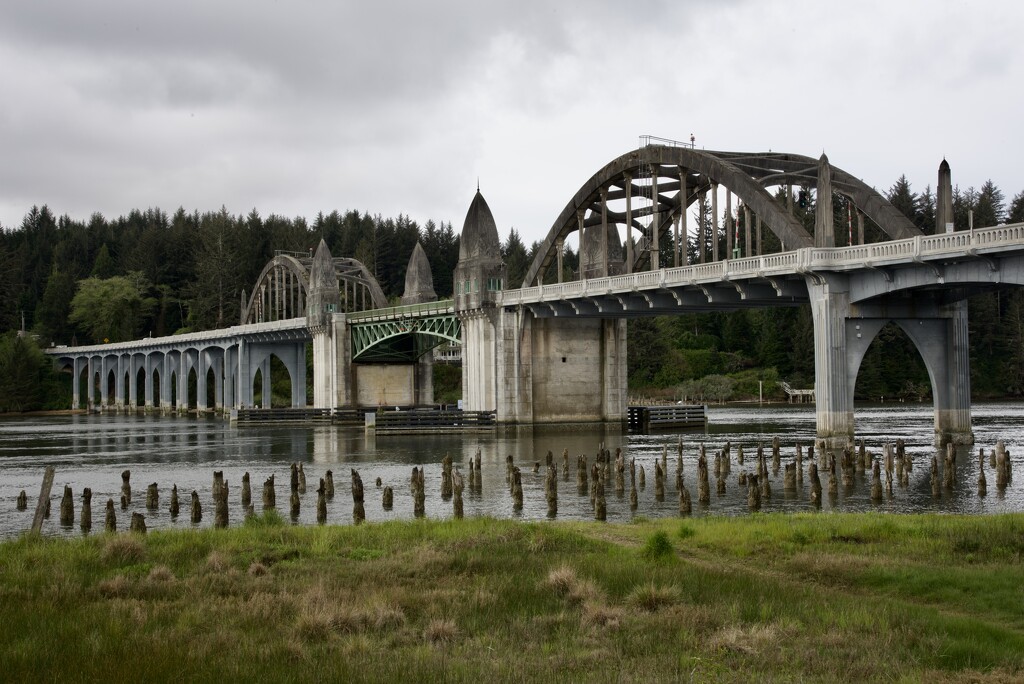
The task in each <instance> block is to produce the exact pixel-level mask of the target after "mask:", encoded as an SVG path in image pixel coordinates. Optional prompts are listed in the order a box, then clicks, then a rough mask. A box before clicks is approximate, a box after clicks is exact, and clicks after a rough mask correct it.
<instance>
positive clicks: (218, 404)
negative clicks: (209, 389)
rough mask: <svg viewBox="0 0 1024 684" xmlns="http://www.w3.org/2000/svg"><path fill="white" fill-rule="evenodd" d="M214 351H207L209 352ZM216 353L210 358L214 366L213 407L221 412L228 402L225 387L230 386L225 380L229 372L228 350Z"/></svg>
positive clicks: (220, 350)
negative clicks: (225, 375)
mask: <svg viewBox="0 0 1024 684" xmlns="http://www.w3.org/2000/svg"><path fill="white" fill-rule="evenodd" d="M213 353H214V352H207V354H213ZM215 353H216V356H211V358H210V365H211V366H212V367H213V408H214V410H215V411H217V412H218V413H220V412H223V411H224V406H226V405H227V404H228V402H227V401H226V400H225V397H224V389H225V388H226V387H227V386H228V383H225V382H224V374H225V373H226V372H227V352H226V351H225V350H223V349H219V350H217V352H215Z"/></svg>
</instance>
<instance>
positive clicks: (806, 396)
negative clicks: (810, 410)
mask: <svg viewBox="0 0 1024 684" xmlns="http://www.w3.org/2000/svg"><path fill="white" fill-rule="evenodd" d="M779 387H781V388H782V391H783V392H785V393H786V396H787V397H788V398H789V403H790V404H803V403H807V402H810V403H812V404H813V403H814V390H813V389H793V388H792V387H790V386H789V383H788V382H780V383H779Z"/></svg>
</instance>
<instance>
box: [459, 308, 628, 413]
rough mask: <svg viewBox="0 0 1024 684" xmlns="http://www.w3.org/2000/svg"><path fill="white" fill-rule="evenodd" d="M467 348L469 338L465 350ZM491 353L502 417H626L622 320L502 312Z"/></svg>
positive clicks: (516, 310)
mask: <svg viewBox="0 0 1024 684" xmlns="http://www.w3.org/2000/svg"><path fill="white" fill-rule="evenodd" d="M463 330H464V333H463V334H465V328H464V329H463ZM471 346H472V345H471V343H470V342H469V341H468V339H467V342H466V343H465V344H464V345H463V349H464V350H465V349H468V348H470V347H471ZM495 352H496V353H495V365H494V376H495V378H496V380H497V382H496V383H495V385H496V387H497V396H496V412H497V419H498V421H499V422H502V423H517V424H531V423H532V424H540V423H621V422H623V421H625V419H626V322H625V320H601V319H596V318H564V319H558V318H534V317H533V315H532V314H531V313H530V312H529V311H527V310H524V309H515V310H511V311H509V310H502V311H501V314H500V317H499V320H498V330H497V335H496V338H495ZM464 353H465V352H464ZM463 363H464V364H465V360H464V361H463Z"/></svg>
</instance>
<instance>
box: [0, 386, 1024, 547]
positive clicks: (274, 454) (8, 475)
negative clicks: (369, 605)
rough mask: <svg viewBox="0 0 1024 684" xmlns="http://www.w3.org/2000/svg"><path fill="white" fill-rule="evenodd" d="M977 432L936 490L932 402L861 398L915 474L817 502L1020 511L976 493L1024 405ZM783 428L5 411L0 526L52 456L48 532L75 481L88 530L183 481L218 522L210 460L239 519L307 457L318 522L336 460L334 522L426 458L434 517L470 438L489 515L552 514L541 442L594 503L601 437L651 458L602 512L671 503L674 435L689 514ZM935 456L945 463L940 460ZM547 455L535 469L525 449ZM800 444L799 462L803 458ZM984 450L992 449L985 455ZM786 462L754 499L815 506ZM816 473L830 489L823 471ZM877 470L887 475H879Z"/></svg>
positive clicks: (732, 487) (478, 510)
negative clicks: (335, 422)
mask: <svg viewBox="0 0 1024 684" xmlns="http://www.w3.org/2000/svg"><path fill="white" fill-rule="evenodd" d="M972 412H973V418H974V430H975V445H974V447H973V448H972V449H970V450H968V449H966V448H962V449H961V450H960V451H959V452H958V458H957V472H956V480H957V483H956V486H955V488H954V490H953V491H952V492H948V491H946V490H943V492H942V496H941V498H939V499H935V498H933V496H932V491H931V484H930V463H931V456H932V454H934V453H935V448H934V446H933V444H932V440H933V422H932V421H933V418H932V407H931V406H930V405H920V404H885V405H875V406H858V407H857V413H856V419H857V424H856V427H857V436H858V439H860V438H864V439H865V440H866V443H867V448H868V450H870V451H874V452H875V453H876V454H880V453H881V450H882V444H883V443H884V442H886V441H892V440H895V439H896V438H900V437H902V438H903V439H904V440H905V442H906V444H907V452H908V453H909V454H911V455H912V457H913V471H912V472H911V474H910V484H909V486H908V487H907V488H905V489H903V488H900V487H898V486H897V485H895V484H894V486H893V495H892V497H884V498H883V501H882V502H879V503H874V502H872V501H871V499H870V483H871V477H870V473H866V474H864V475H861V474H858V476H857V480H856V482H855V484H854V486H853V487H851V488H845V487H843V486H842V484H840V486H839V495H838V496H837V497H835V498H830V497H829V496H828V494H827V491H826V493H825V494H824V495H823V497H822V503H821V510H822V511H866V510H879V511H887V512H894V513H914V512H922V511H944V512H959V513H972V514H986V513H997V512H1006V511H1024V494H1022V491H1021V490H1022V486H1021V485H1019V484H1017V483H1016V482H1011V484H1010V485H1009V487H1007V488H1006V490H1005V491H1004V492H998V491H997V489H996V486H995V473H994V472H993V470H992V469H991V468H987V469H986V476H987V478H988V495H987V496H986V497H984V498H981V497H979V496H978V495H977V484H976V483H977V478H978V459H977V452H978V449H979V448H984V449H985V452H986V454H987V453H988V452H989V450H991V449H992V448H993V447H994V446H995V443H996V441H997V440H999V439H1002V440H1004V442H1005V443H1006V447H1007V449H1008V450H1009V452H1010V454H1011V460H1012V462H1013V469H1014V473H1015V474H1016V475H1017V477H1018V480H1019V479H1021V478H1024V404H1016V403H998V404H996V403H993V404H980V405H976V406H975V407H973V409H972ZM776 435H778V436H779V438H780V440H781V442H782V462H783V464H785V463H786V462H788V461H791V460H792V459H793V458H794V455H795V445H796V444H797V443H800V444H802V445H803V447H804V449H805V454H806V448H807V446H808V445H809V444H811V443H812V442H813V436H814V408H813V406H811V405H803V406H788V405H786V406H772V407H764V408H757V407H736V406H726V407H711V408H710V409H709V427H708V430H707V432H703V431H702V432H679V433H675V432H671V433H661V434H655V435H631V434H623V433H619V432H617V431H601V430H554V429H545V430H534V431H533V432H532V433H530V434H520V435H508V434H497V435H495V434H485V435H480V434H467V435H455V434H453V435H428V436H398V435H395V436H387V435H380V436H376V437H374V436H372V435H371V436H368V435H367V434H365V433H364V432H363V430H361V429H352V428H333V427H241V428H239V427H234V426H231V425H229V424H228V423H227V422H225V421H224V420H222V419H216V418H195V417H153V416H110V415H102V416H100V415H90V416H84V415H83V416H60V417H32V418H8V419H0V539H2V538H11V537H15V536H17V535H18V534H20V533H21V532H23V531H24V530H26V529H28V528H29V527H30V526H31V521H32V516H33V512H34V510H35V502H36V500H37V498H38V494H39V487H40V484H41V482H42V476H43V470H44V468H45V467H46V466H47V465H53V466H55V467H56V477H55V479H54V485H53V490H52V492H51V506H52V515H51V517H50V518H49V519H48V520H47V521H46V522H45V523H44V526H43V533H44V534H46V535H77V534H81V532H80V531H79V528H78V519H79V515H80V511H81V505H82V502H81V500H80V498H79V497H80V494H81V491H82V488H83V487H90V488H92V491H93V499H92V519H93V526H94V530H102V527H103V519H104V507H105V504H106V501H107V499H108V498H112V499H114V501H115V502H118V505H117V506H116V510H117V518H118V520H117V522H118V528H119V529H123V528H125V527H126V526H127V524H128V521H129V520H130V518H131V513H132V512H140V513H143V514H145V516H146V524H147V526H148V527H149V528H150V529H160V528H184V527H190V526H192V523H191V522H190V520H189V500H190V497H191V492H192V491H193V490H196V491H197V492H198V493H199V496H200V500H201V502H202V506H203V522H201V523H199V526H208V525H211V524H212V522H213V517H214V515H213V513H214V510H213V509H214V507H213V500H212V482H213V472H214V471H215V470H220V471H223V472H224V477H225V479H226V480H227V481H228V486H229V491H230V496H229V505H230V509H229V510H230V518H231V521H230V522H231V524H232V525H235V524H240V523H241V521H242V520H243V517H244V516H243V510H242V508H241V505H240V501H239V494H240V486H241V482H242V474H243V473H244V472H249V473H250V476H251V481H252V493H253V502H254V504H255V506H256V510H257V511H259V510H260V509H261V491H262V483H263V481H264V479H266V478H267V477H268V476H269V475H271V474H274V475H275V479H276V494H277V504H278V509H279V510H280V511H281V512H282V514H283V515H285V516H286V517H287V515H288V497H289V484H288V483H289V480H290V464H291V463H292V462H299V463H302V464H303V467H304V471H305V473H306V477H307V480H308V488H307V493H306V494H304V495H302V497H301V510H300V514H299V517H298V518H297V520H295V522H296V523H298V524H315V518H316V500H317V494H316V489H317V484H318V480H319V478H320V477H323V475H324V472H325V471H326V470H328V469H331V470H332V471H333V473H334V481H335V486H336V489H337V494H336V496H335V498H334V499H333V500H332V501H330V502H329V503H328V522H330V523H341V524H349V523H351V522H352V498H351V494H350V488H349V482H350V469H352V468H355V469H357V470H358V471H359V473H360V475H361V476H362V480H363V483H364V487H365V492H366V494H365V501H366V503H365V510H366V517H367V520H370V521H380V520H389V519H395V518H411V517H412V512H413V501H412V496H411V492H410V488H409V476H410V473H411V470H412V467H413V466H423V467H424V469H425V489H426V493H427V497H426V513H427V516H428V517H430V518H445V517H450V516H451V515H452V505H451V502H446V501H443V500H442V499H441V496H440V487H441V459H442V458H443V457H444V456H445V454H449V455H451V457H452V459H453V460H454V462H455V464H456V465H457V466H459V467H460V469H461V471H462V472H463V474H464V475H467V476H468V473H469V463H468V461H469V459H470V458H471V457H472V455H473V454H475V453H476V451H477V450H480V452H481V457H482V464H483V468H482V486H481V488H480V490H479V491H471V490H470V488H469V487H468V477H467V488H466V490H465V492H464V502H465V504H464V505H465V515H466V516H481V515H489V516H496V517H521V518H524V519H545V518H547V504H546V500H545V496H544V475H543V473H544V468H543V462H544V457H545V454H546V453H547V452H548V450H550V451H552V452H553V453H554V454H555V463H556V465H557V466H558V469H559V482H558V485H559V492H558V494H559V499H558V513H557V518H558V519H572V520H584V519H592V518H593V509H592V508H591V504H590V498H589V494H584V495H580V494H578V492H577V487H576V457H577V455H579V454H586V455H587V456H588V457H589V458H590V462H591V463H592V462H593V458H594V454H595V453H596V451H597V449H598V446H599V444H601V443H602V442H603V443H604V444H605V446H606V448H608V449H610V450H611V451H612V452H613V453H614V451H615V449H616V448H619V447H621V448H622V449H623V451H624V452H625V454H626V456H627V462H628V459H629V458H635V459H636V461H637V464H638V468H639V467H640V466H643V468H644V470H645V471H646V487H645V488H644V489H642V490H639V491H638V500H639V507H638V510H637V511H636V513H633V512H631V511H630V509H629V477H628V469H627V476H626V483H625V492H624V494H623V495H621V496H620V495H618V494H617V493H616V490H615V486H614V476H613V478H612V481H611V482H610V483H609V487H608V489H607V494H606V498H607V509H608V520H611V521H627V520H629V519H630V518H631V517H633V516H634V515H642V516H647V517H664V516H674V515H677V511H678V504H677V496H676V490H675V470H676V467H675V456H676V449H677V446H676V445H677V443H678V441H679V439H682V444H683V463H684V465H683V472H684V479H685V484H686V486H687V487H688V489H689V491H690V494H691V496H692V498H693V502H694V503H693V514H694V515H741V514H747V512H748V509H747V501H746V488H745V487H740V486H739V485H738V483H737V478H738V476H739V474H740V473H741V472H742V471H744V470H746V471H747V472H754V471H755V468H756V463H755V458H754V454H755V451H756V447H757V445H758V443H762V444H763V445H764V446H765V450H766V452H767V453H768V454H769V471H770V469H771V465H770V444H771V439H772V437H773V436H776ZM727 440H728V441H729V442H731V444H732V472H731V474H730V475H729V476H728V477H727V478H726V480H727V483H726V493H725V495H722V496H719V495H718V494H716V492H715V484H716V481H715V478H714V474H713V473H712V475H711V490H712V493H711V503H710V505H707V506H701V505H699V504H698V503H697V490H696V483H697V456H698V452H699V448H700V445H701V444H704V445H706V447H707V450H708V459H709V467H710V466H713V465H714V458H713V454H714V451H716V450H719V449H721V448H722V446H723V445H724V444H725V442H726V441H727ZM739 445H743V448H744V452H745V454H746V461H745V464H744V465H742V466H741V465H739V464H738V463H737V462H736V450H737V447H738V446H739ZM665 447H668V453H669V457H668V473H669V474H668V478H667V483H666V494H665V499H664V501H660V502H659V501H657V500H656V499H655V493H654V461H655V459H657V458H660V456H661V452H662V449H663V448H665ZM563 449H568V450H569V454H570V467H569V479H568V480H565V479H563V478H562V468H561V464H562V458H561V454H562V451H563ZM508 454H511V455H512V456H513V458H514V459H515V462H516V465H518V466H519V467H520V468H521V469H522V483H523V508H522V510H521V511H514V510H513V505H512V499H511V497H510V496H509V493H508V488H507V485H506V483H505V458H506V455H508ZM941 460H942V459H941V456H940V463H941ZM537 461H540V462H541V465H542V467H541V469H540V473H539V474H534V472H533V464H534V463H535V462H537ZM807 463H808V461H807V459H806V456H805V464H804V468H805V472H806V467H807ZM986 463H987V458H986ZM125 469H129V470H131V483H132V489H133V495H132V503H131V504H130V505H129V507H128V509H127V510H121V508H120V504H119V501H120V488H121V472H122V471H123V470H125ZM783 472H784V471H783V470H781V469H780V470H779V471H778V473H777V474H775V475H773V476H772V478H771V487H772V497H771V499H770V500H768V501H765V502H764V503H763V507H762V510H763V511H804V510H814V508H813V507H812V505H811V504H810V502H809V500H808V492H809V480H808V479H807V478H806V477H805V478H804V481H803V487H802V488H801V489H800V490H799V491H798V492H797V493H796V494H784V492H783ZM378 477H379V478H381V480H382V482H383V484H384V485H391V486H392V487H393V489H394V508H393V509H392V510H391V511H385V510H383V507H382V506H381V490H380V489H379V488H378V487H377V486H376V485H375V480H376V479H377V478H378ZM821 480H822V485H823V487H825V488H826V490H827V475H826V474H825V473H824V471H822V474H821ZM883 480H884V474H883ZM152 482H156V483H158V486H159V488H160V506H159V508H158V509H157V510H154V511H149V510H146V505H145V504H146V486H147V485H148V484H150V483H152ZM174 484H176V485H177V487H178V491H179V496H180V500H181V514H180V515H179V516H177V517H176V518H172V517H171V515H170V513H169V512H168V503H169V501H170V490H171V485H174ZM65 485H70V486H71V488H72V490H73V492H74V495H75V520H76V522H75V525H73V526H70V527H62V526H61V525H60V523H59V522H58V521H59V510H60V499H61V496H62V494H63V489H64V486H65ZM21 490H25V491H26V493H27V495H28V499H29V506H28V510H26V511H18V510H17V508H16V498H17V496H18V493H19V492H20V491H21Z"/></svg>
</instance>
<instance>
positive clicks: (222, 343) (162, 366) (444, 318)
mask: <svg viewBox="0 0 1024 684" xmlns="http://www.w3.org/2000/svg"><path fill="white" fill-rule="evenodd" d="M414 259H416V260H417V263H416V264H412V265H411V266H410V272H417V273H421V275H422V268H423V266H422V264H420V263H419V261H420V260H422V261H423V262H424V263H425V261H426V257H425V255H424V254H423V252H422V248H420V249H419V250H418V252H416V253H414ZM426 268H427V271H426V278H428V280H429V265H428V266H427V267H426ZM414 280H415V279H414ZM411 285H412V286H413V288H416V287H419V284H418V281H417V282H413V283H411ZM428 285H429V283H428ZM421 289H422V288H421ZM427 289H429V291H430V292H432V291H433V290H432V285H431V286H430V287H428V288H427ZM424 297H426V298H428V299H429V295H423V294H421V295H420V296H419V298H424ZM410 299H412V300H417V297H416V296H413V297H411V298H410ZM435 299H436V297H435ZM311 307H312V308H311ZM459 333H460V328H459V323H458V319H457V318H455V316H454V314H453V312H452V308H451V302H450V301H448V302H441V303H436V302H430V301H425V302H419V303H413V304H407V305H405V306H399V307H388V302H387V299H386V298H385V297H384V293H383V291H382V290H381V288H380V285H379V284H378V283H377V281H376V279H375V278H374V277H373V275H372V274H370V272H369V271H368V270H367V269H366V267H365V266H364V265H363V264H361V263H360V262H359V261H357V260H355V259H348V258H335V257H333V256H331V254H330V251H329V249H328V248H327V245H326V244H324V243H323V242H321V244H320V246H319V248H318V251H317V254H316V256H315V257H309V256H308V255H305V254H303V253H298V254H295V253H281V252H278V253H277V254H275V256H274V257H273V258H272V259H271V260H270V261H269V262H268V263H267V265H266V266H265V267H264V269H263V271H262V272H261V273H260V275H259V278H258V279H257V282H256V285H255V287H254V288H253V292H252V295H251V296H248V297H246V296H245V294H244V293H243V295H242V314H241V323H240V324H239V325H237V326H232V327H229V328H224V329H220V330H211V331H205V332H198V333H188V334H183V335H172V336H165V337H159V338H145V339H142V340H135V341H132V342H122V343H114V344H99V345H88V346H81V347H55V348H52V349H50V350H48V352H47V353H48V354H50V355H51V356H53V357H54V360H55V363H56V364H57V366H58V367H59V368H63V369H65V370H68V371H70V372H71V374H72V395H73V398H72V402H73V406H74V407H76V408H77V407H79V406H81V405H82V404H83V399H84V403H85V405H86V406H87V407H88V408H90V409H95V410H114V411H135V410H159V411H163V412H171V411H174V412H183V411H188V410H196V411H200V412H205V411H228V410H230V409H232V408H246V407H252V406H257V405H258V406H261V407H269V406H270V405H271V399H272V398H271V383H270V377H271V366H272V364H275V365H276V364H278V363H280V365H281V366H282V367H283V369H284V371H285V372H286V373H287V376H288V378H289V386H290V398H289V402H290V405H291V406H292V407H296V408H297V407H303V406H306V405H307V403H308V401H307V387H308V385H309V383H310V379H309V377H308V376H309V374H308V373H307V348H308V347H309V345H310V343H312V342H313V341H314V339H315V338H317V339H320V340H321V342H324V341H326V345H324V344H321V345H320V346H319V347H317V348H318V349H322V348H323V347H324V346H329V347H331V349H330V351H328V352H324V353H322V354H320V355H319V358H317V359H316V360H317V361H318V364H317V366H315V367H314V372H313V377H314V378H320V379H321V381H320V382H319V383H318V384H317V383H314V405H315V406H318V407H323V408H334V407H336V406H352V405H365V406H377V405H379V404H388V405H395V404H398V405H409V404H420V403H426V404H429V403H431V402H432V401H433V397H432V395H433V387H432V380H431V374H430V372H429V371H430V354H429V352H430V351H431V350H432V349H433V348H434V347H436V346H438V345H440V344H443V343H446V342H452V341H454V342H458V341H459V339H460V334H459ZM349 340H351V352H349V351H348V348H347V347H346V348H345V349H343V350H339V349H337V343H338V342H339V341H344V343H346V344H347V343H348V342H349ZM338 359H340V360H341V361H342V364H341V365H343V366H344V367H345V370H344V371H340V370H338V369H337V367H335V369H334V371H333V372H334V373H339V372H343V373H344V374H345V377H341V378H334V379H333V380H332V381H329V382H328V381H325V380H324V379H323V373H322V372H317V371H322V369H323V368H324V367H325V366H329V365H330V362H331V361H335V362H336V361H337V360H338ZM336 365H337V364H336ZM257 386H259V387H260V388H261V392H260V393H259V395H258V396H257V395H256V394H255V393H254V388H256V387H257ZM83 389H84V396H83ZM332 393H333V394H332ZM335 395H340V396H339V397H338V398H335ZM360 401H361V402H363V403H362V404H358V403H357V402H360ZM336 402H338V403H336Z"/></svg>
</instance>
